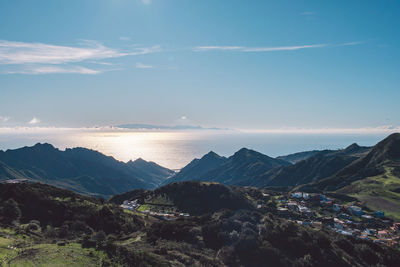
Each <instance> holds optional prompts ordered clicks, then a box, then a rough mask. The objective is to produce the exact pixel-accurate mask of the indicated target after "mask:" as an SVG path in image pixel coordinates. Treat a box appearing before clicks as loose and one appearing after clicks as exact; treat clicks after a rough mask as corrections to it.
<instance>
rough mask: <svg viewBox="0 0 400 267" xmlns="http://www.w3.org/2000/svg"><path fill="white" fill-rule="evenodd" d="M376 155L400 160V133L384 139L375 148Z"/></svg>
mask: <svg viewBox="0 0 400 267" xmlns="http://www.w3.org/2000/svg"><path fill="white" fill-rule="evenodd" d="M374 152H375V153H381V155H382V156H383V155H386V156H385V158H386V157H387V158H390V159H400V133H394V134H391V135H389V136H388V137H386V138H385V139H383V140H382V141H381V142H379V143H378V144H377V145H376V146H375V147H374Z"/></svg>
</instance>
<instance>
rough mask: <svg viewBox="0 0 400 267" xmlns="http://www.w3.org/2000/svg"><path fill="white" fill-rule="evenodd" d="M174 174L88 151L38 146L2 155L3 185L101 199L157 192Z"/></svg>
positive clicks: (0, 171) (149, 163)
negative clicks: (28, 184)
mask: <svg viewBox="0 0 400 267" xmlns="http://www.w3.org/2000/svg"><path fill="white" fill-rule="evenodd" d="M173 173H174V172H173V171H171V170H168V169H166V168H163V167H161V166H159V165H157V164H155V163H152V162H145V161H144V160H142V159H139V160H136V161H134V162H128V163H124V162H121V161H118V160H116V159H114V158H113V157H109V156H105V155H103V154H101V153H100V152H97V151H94V150H90V149H86V148H73V149H66V150H65V151H61V150H59V149H57V148H55V147H53V146H52V145H51V144H40V143H38V144H36V145H34V146H32V147H23V148H20V149H14V150H7V151H0V181H5V180H13V179H27V180H29V181H34V182H35V181H38V182H43V183H47V184H52V185H56V186H58V187H63V188H67V189H71V190H74V191H76V192H79V193H83V194H89V195H94V196H100V197H108V196H111V195H114V194H117V193H122V192H126V191H129V190H132V189H135V188H147V189H150V188H155V187H156V186H158V185H159V184H160V183H161V182H162V181H163V180H165V179H166V178H168V177H169V176H171V175H172V174H173Z"/></svg>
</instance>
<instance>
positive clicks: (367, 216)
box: [361, 214, 373, 221]
mask: <svg viewBox="0 0 400 267" xmlns="http://www.w3.org/2000/svg"><path fill="white" fill-rule="evenodd" d="M372 218H373V217H372V216H371V215H368V214H364V215H361V219H363V220H365V221H370V220H372Z"/></svg>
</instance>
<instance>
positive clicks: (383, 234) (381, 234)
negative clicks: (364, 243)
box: [378, 230, 389, 238]
mask: <svg viewBox="0 0 400 267" xmlns="http://www.w3.org/2000/svg"><path fill="white" fill-rule="evenodd" d="M378 237H379V238H388V237H389V232H388V231H387V230H380V231H378Z"/></svg>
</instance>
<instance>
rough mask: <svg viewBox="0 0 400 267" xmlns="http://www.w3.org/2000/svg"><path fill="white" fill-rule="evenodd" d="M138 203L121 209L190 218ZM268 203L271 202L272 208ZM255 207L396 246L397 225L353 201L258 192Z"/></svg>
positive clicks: (163, 217) (167, 217) (399, 234)
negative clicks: (259, 194) (259, 196)
mask: <svg viewBox="0 0 400 267" xmlns="http://www.w3.org/2000/svg"><path fill="white" fill-rule="evenodd" d="M139 202H140V201H139V199H135V200H133V201H129V200H125V201H124V202H123V203H122V204H121V207H122V208H124V209H126V210H130V211H135V212H139V213H142V214H146V215H147V216H149V215H150V216H153V217H156V218H158V219H161V220H167V221H169V220H176V219H178V218H180V217H189V216H190V214H188V213H183V212H178V211H176V210H173V209H171V207H169V206H168V205H166V204H155V203H147V202H146V203H144V202H142V203H141V204H140V203H139ZM268 203H269V204H271V203H274V204H273V205H272V209H271V205H268ZM268 206H269V208H268ZM256 207H257V209H258V210H260V211H261V212H272V213H275V214H276V215H278V216H279V217H281V218H285V219H287V220H289V221H292V222H294V223H297V224H301V225H304V226H308V227H313V228H316V229H322V228H324V229H329V230H332V231H335V232H337V233H339V234H342V235H348V236H354V237H356V238H360V239H364V240H370V241H372V242H375V243H380V244H384V245H387V246H396V247H397V246H399V241H400V223H398V222H393V220H391V219H389V218H386V217H385V213H384V212H383V211H372V210H370V209H368V208H366V207H361V205H357V203H354V202H344V201H341V200H339V199H336V198H333V197H327V196H326V195H323V194H311V193H304V192H294V193H288V194H269V193H262V198H261V199H259V201H258V202H257V205H256Z"/></svg>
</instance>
